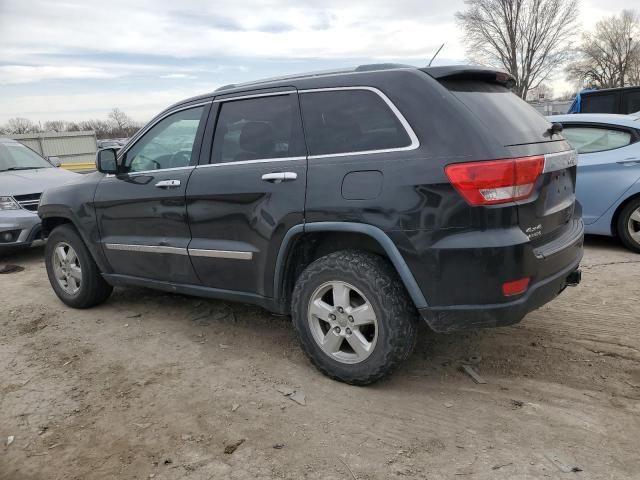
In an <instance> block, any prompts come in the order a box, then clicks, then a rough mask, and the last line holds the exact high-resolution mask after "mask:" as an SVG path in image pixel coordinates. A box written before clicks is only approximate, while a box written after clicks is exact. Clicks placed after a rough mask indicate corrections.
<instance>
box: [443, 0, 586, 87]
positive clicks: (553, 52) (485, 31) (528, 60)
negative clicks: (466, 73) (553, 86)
mask: <svg viewBox="0 0 640 480" xmlns="http://www.w3.org/2000/svg"><path fill="white" fill-rule="evenodd" d="M465 5H466V9H465V10H464V11H462V12H457V13H456V19H457V21H458V23H459V24H460V26H461V27H462V29H463V30H464V32H465V40H466V42H467V55H468V56H469V58H470V59H471V60H472V61H474V62H477V63H480V64H487V65H491V66H494V67H500V68H504V69H505V70H507V71H508V72H509V73H510V74H511V75H512V76H513V77H514V79H515V87H514V91H515V93H516V94H518V95H519V96H520V97H522V98H526V97H527V93H528V92H529V90H530V89H531V88H535V87H537V86H538V85H540V83H542V82H544V81H545V80H546V79H548V78H549V77H550V76H551V74H552V72H553V70H554V69H557V68H558V67H559V66H560V65H561V64H563V63H565V62H566V61H567V60H568V59H569V56H570V53H571V49H570V45H571V40H572V38H573V35H574V31H575V29H576V24H577V19H578V3H577V0H465Z"/></svg>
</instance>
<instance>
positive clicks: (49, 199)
mask: <svg viewBox="0 0 640 480" xmlns="http://www.w3.org/2000/svg"><path fill="white" fill-rule="evenodd" d="M79 177H81V179H80V181H78V182H74V183H71V184H66V185H63V186H60V187H55V188H50V189H47V190H45V191H44V193H43V194H42V197H41V199H40V205H39V206H38V215H39V216H40V218H41V219H42V226H43V229H44V233H45V235H47V234H48V233H49V231H50V229H51V228H53V227H55V226H56V225H58V224H60V223H71V224H72V225H73V226H74V227H75V228H76V230H77V231H78V233H79V234H80V237H82V240H83V241H84V243H85V245H86V246H87V248H88V249H89V252H90V253H91V256H92V257H93V259H94V261H95V262H96V265H98V268H99V269H100V271H101V272H102V273H111V268H110V266H109V262H108V261H107V259H106V257H105V256H104V253H103V251H102V246H101V243H100V231H99V230H98V223H97V219H96V212H95V208H94V204H93V197H94V194H95V191H96V187H97V185H98V182H99V181H100V179H101V178H102V174H87V175H81V176H79Z"/></svg>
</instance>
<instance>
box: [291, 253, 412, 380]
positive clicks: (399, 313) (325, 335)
mask: <svg viewBox="0 0 640 480" xmlns="http://www.w3.org/2000/svg"><path fill="white" fill-rule="evenodd" d="M292 317H293V323H294V325H295V327H296V330H297V332H298V335H299V337H300V340H301V342H302V347H303V349H304V351H305V353H306V354H307V355H308V357H309V358H310V359H311V361H312V362H313V363H314V365H315V366H316V367H317V368H318V369H319V370H320V371H321V372H322V373H324V374H325V375H327V376H329V377H331V378H334V379H336V380H340V381H343V382H346V383H351V384H354V385H366V384H369V383H373V382H375V381H377V380H379V379H380V378H382V377H383V376H384V375H386V374H388V373H389V372H391V371H392V370H393V369H394V368H395V367H396V366H397V365H398V364H399V363H400V362H401V361H402V360H404V359H406V358H407V357H408V356H409V355H410V353H411V351H412V350H413V346H414V344H415V339H416V311H415V308H414V307H413V304H412V303H411V300H410V299H409V297H408V295H407V292H406V291H405V289H404V286H403V285H402V283H401V282H400V280H399V278H398V277H397V274H396V272H395V270H394V269H393V267H391V265H390V264H389V263H388V262H387V261H386V260H385V259H383V258H382V257H380V256H378V255H373V254H370V253H367V252H359V251H341V252H336V253H332V254H330V255H327V256H325V257H322V258H320V259H318V260H316V261H315V262H313V263H312V264H311V265H309V266H308V267H307V268H306V269H305V270H304V272H303V273H302V274H301V275H300V278H299V279H298V281H297V283H296V287H295V290H294V292H293V301H292Z"/></svg>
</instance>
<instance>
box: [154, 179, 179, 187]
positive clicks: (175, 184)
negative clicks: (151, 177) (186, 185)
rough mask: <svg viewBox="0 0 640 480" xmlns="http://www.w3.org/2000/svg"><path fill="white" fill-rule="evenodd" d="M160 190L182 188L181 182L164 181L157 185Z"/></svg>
mask: <svg viewBox="0 0 640 480" xmlns="http://www.w3.org/2000/svg"><path fill="white" fill-rule="evenodd" d="M155 186H156V187H158V188H174V187H179V186H180V180H162V181H160V182H158V183H156V185H155Z"/></svg>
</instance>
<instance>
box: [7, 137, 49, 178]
mask: <svg viewBox="0 0 640 480" xmlns="http://www.w3.org/2000/svg"><path fill="white" fill-rule="evenodd" d="M34 168H53V165H51V164H50V163H49V162H47V161H46V160H45V159H44V158H42V157H41V156H40V155H38V154H37V153H36V152H34V151H33V150H31V149H30V148H27V147H25V146H24V145H21V144H19V143H0V172H4V171H7V170H31V169H34Z"/></svg>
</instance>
